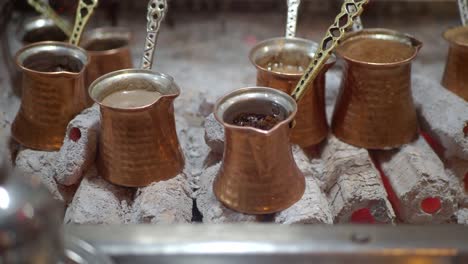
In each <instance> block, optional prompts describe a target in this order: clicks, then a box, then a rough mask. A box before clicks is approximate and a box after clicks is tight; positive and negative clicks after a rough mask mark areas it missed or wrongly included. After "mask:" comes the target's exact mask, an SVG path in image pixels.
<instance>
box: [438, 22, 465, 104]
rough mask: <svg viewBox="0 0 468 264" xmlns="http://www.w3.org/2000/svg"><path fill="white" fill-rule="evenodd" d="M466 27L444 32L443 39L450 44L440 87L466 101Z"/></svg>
mask: <svg viewBox="0 0 468 264" xmlns="http://www.w3.org/2000/svg"><path fill="white" fill-rule="evenodd" d="M467 35H468V27H466V26H465V27H456V28H452V29H449V30H447V31H445V33H444V38H445V40H447V41H448V42H449V44H450V48H449V53H448V56H447V62H446V65H445V71H444V76H443V79H442V85H443V86H444V87H445V88H447V89H449V90H450V91H452V92H454V93H455V94H457V95H458V96H460V97H462V98H463V99H465V100H467V101H468V74H467V73H466V67H467V64H468V63H467V61H468V37H467Z"/></svg>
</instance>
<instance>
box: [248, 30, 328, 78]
mask: <svg viewBox="0 0 468 264" xmlns="http://www.w3.org/2000/svg"><path fill="white" fill-rule="evenodd" d="M277 41H285V43H286V42H288V41H289V42H294V41H296V42H302V43H303V44H306V45H309V48H310V52H309V54H310V55H312V54H315V52H316V51H317V49H318V47H319V44H318V43H316V42H314V41H312V40H308V39H304V38H298V37H292V38H287V37H275V38H269V39H265V40H262V41H260V42H258V43H257V44H255V46H254V47H253V48H252V49H251V50H250V52H249V60H250V62H251V63H252V64H253V65H254V66H255V68H257V69H258V70H261V71H264V72H267V73H270V74H273V75H277V76H283V77H297V78H300V77H301V76H302V75H303V73H281V72H277V71H271V70H268V69H266V68H264V67H262V66H260V65H258V64H257V63H256V62H255V60H254V55H255V54H256V53H257V52H259V50H260V49H261V47H262V46H265V47H266V46H270V45H268V44H273V43H275V42H277ZM270 42H271V43H270ZM309 58H310V59H311V60H312V59H313V55H312V56H309ZM335 63H336V56H335V55H334V54H332V55H331V56H330V58H328V60H327V62H326V63H325V67H324V68H325V69H328V68H330V67H331V66H333V65H334V64H335ZM307 66H309V65H307Z"/></svg>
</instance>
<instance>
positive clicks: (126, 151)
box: [89, 69, 184, 187]
mask: <svg viewBox="0 0 468 264" xmlns="http://www.w3.org/2000/svg"><path fill="white" fill-rule="evenodd" d="M132 89H146V90H154V91H156V92H159V93H160V94H161V97H160V98H159V99H157V100H156V101H155V102H153V103H152V104H150V105H146V106H142V107H134V108H114V107H111V106H107V105H104V104H103V103H102V100H103V99H104V98H105V97H106V96H107V95H109V94H111V93H113V92H115V91H121V90H132ZM89 94H90V96H91V98H92V99H93V100H94V101H95V102H96V103H98V104H99V105H100V109H101V130H100V131H101V132H100V140H99V152H98V170H99V172H100V175H101V176H102V177H104V178H105V179H107V180H108V181H109V182H112V183H114V184H117V185H121V186H128V187H143V186H147V185H149V184H151V183H152V182H156V181H162V180H167V179H170V178H173V177H175V176H177V174H179V173H180V172H181V171H182V169H183V168H184V156H183V154H182V150H181V148H180V144H179V140H178V138H177V134H176V129H175V120H174V105H173V101H174V99H175V98H176V97H177V96H179V94H180V90H179V87H178V86H177V85H176V84H175V82H174V80H173V79H172V77H170V76H168V75H165V74H162V73H157V72H152V71H150V70H138V69H127V70H120V71H115V72H111V73H108V74H106V75H104V76H102V77H100V78H98V79H97V80H96V81H94V82H93V83H92V84H91V86H90V87H89Z"/></svg>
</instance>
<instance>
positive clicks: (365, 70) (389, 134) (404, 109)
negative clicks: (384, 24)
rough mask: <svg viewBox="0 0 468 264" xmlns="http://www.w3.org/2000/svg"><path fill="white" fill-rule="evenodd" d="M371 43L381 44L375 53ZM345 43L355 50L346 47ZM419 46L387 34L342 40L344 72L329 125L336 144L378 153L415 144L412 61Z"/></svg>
mask: <svg viewBox="0 0 468 264" xmlns="http://www.w3.org/2000/svg"><path fill="white" fill-rule="evenodd" d="M374 41H382V42H380V44H379V45H380V46H378V47H376V46H375V44H373V42H374ZM350 43H354V44H355V45H354V44H353V45H354V48H353V46H351V45H349V46H347V45H348V44H350ZM421 45H422V44H421V42H419V41H418V40H416V39H414V38H413V37H410V36H407V35H404V34H401V33H398V32H395V31H392V30H386V29H368V30H363V31H359V32H356V33H351V34H349V35H348V36H347V37H346V39H345V40H344V41H343V43H342V44H341V46H340V47H339V48H338V49H337V54H338V55H339V56H340V57H342V58H343V59H344V61H345V66H344V71H343V80H342V84H341V90H340V94H339V97H338V100H337V102H336V106H335V112H334V115H333V121H332V130H333V133H334V134H335V135H336V136H337V137H338V138H339V139H341V140H343V141H344V142H347V143H349V144H352V145H355V146H358V147H363V148H369V149H383V148H394V147H398V146H401V145H403V144H406V143H408V142H410V141H412V140H413V139H415V138H416V136H417V134H418V122H417V118H416V109H415V107H414V104H413V98H412V95H411V61H412V60H413V59H414V58H415V57H416V55H417V53H418V51H419V49H420V47H421ZM383 51H384V52H383ZM352 52H354V53H353V54H352Z"/></svg>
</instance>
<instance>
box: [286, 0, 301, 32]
mask: <svg viewBox="0 0 468 264" xmlns="http://www.w3.org/2000/svg"><path fill="white" fill-rule="evenodd" d="M287 1H288V17H287V19H286V33H285V37H286V38H294V37H295V36H296V26H297V12H298V10H299V6H300V5H301V0H287Z"/></svg>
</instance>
